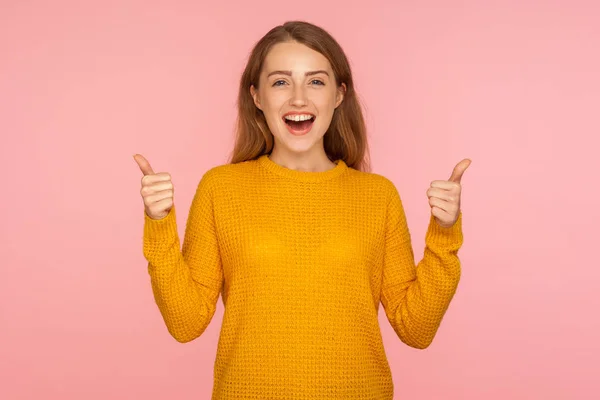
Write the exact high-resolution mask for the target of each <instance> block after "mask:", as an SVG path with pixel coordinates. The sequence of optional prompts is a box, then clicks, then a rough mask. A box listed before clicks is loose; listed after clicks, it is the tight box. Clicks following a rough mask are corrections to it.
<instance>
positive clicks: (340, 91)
mask: <svg viewBox="0 0 600 400" xmlns="http://www.w3.org/2000/svg"><path fill="white" fill-rule="evenodd" d="M346 90H347V87H346V84H345V83H343V82H342V84H341V85H340V86H339V87H338V89H337V92H336V97H335V108H338V106H339V105H340V104H342V101H343V100H344V95H345V94H346Z"/></svg>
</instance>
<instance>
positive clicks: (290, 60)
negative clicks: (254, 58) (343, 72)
mask: <svg viewBox="0 0 600 400" xmlns="http://www.w3.org/2000/svg"><path fill="white" fill-rule="evenodd" d="M263 66H264V68H263V73H269V72H270V71H275V70H284V71H292V72H295V71H315V70H321V69H323V70H326V71H330V72H331V71H332V68H331V64H330V63H329V61H328V60H327V58H325V56H324V55H323V54H321V53H319V52H318V51H315V50H313V49H311V48H309V47H308V46H305V45H303V44H301V43H297V42H284V43H277V44H276V45H274V46H273V47H272V48H271V50H270V51H269V53H267V56H266V57H265V61H264V64H263Z"/></svg>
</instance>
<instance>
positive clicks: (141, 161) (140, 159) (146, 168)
mask: <svg viewBox="0 0 600 400" xmlns="http://www.w3.org/2000/svg"><path fill="white" fill-rule="evenodd" d="M133 159H134V160H135V162H136V163H137V165H138V166H139V167H140V170H142V173H143V174H144V175H150V174H152V175H154V171H153V170H152V167H151V166H150V163H149V162H148V160H146V159H145V158H144V156H142V155H141V154H135V155H134V156H133Z"/></svg>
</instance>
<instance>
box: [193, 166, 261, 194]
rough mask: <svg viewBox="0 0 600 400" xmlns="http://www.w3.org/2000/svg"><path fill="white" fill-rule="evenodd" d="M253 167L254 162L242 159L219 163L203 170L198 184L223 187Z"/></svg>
mask: <svg viewBox="0 0 600 400" xmlns="http://www.w3.org/2000/svg"><path fill="white" fill-rule="evenodd" d="M253 168H255V163H254V162H253V161H252V160H251V161H244V162H240V163H236V164H221V165H217V166H214V167H211V168H209V169H208V170H206V172H204V174H203V175H202V178H201V179H200V183H199V185H202V186H207V187H211V188H214V187H219V186H220V187H223V186H226V185H229V184H231V183H235V181H239V180H240V179H243V176H244V175H245V174H247V173H248V172H250V170H252V169H253Z"/></svg>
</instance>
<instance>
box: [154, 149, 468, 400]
mask: <svg viewBox="0 0 600 400" xmlns="http://www.w3.org/2000/svg"><path fill="white" fill-rule="evenodd" d="M144 218H145V223H144V243H143V244H144V248H143V250H144V257H145V258H146V259H147V260H148V272H149V274H150V281H151V285H152V290H153V293H154V298H155V300H156V304H157V305H158V308H159V310H160V312H161V314H162V317H163V319H164V321H165V324H166V326H167V328H168V330H169V332H170V334H171V335H172V336H173V337H174V338H175V339H176V340H177V341H179V342H182V343H183V342H189V341H191V340H193V339H195V338H197V337H199V336H200V335H201V334H202V333H203V332H204V330H205V329H206V327H207V326H208V324H209V322H210V321H211V319H212V317H213V315H214V312H215V310H216V303H217V300H218V299H219V294H220V295H222V302H223V304H224V310H225V311H224V316H223V323H222V327H221V332H220V336H219V342H218V347H217V356H216V360H215V363H214V384H213V392H212V399H219V400H225V399H257V400H258V399H260V400H264V399H329V400H331V399H359V398H360V399H374V400H375V399H376V400H383V399H392V398H393V390H394V386H393V381H392V376H391V371H390V368H389V364H388V361H387V358H386V354H385V352H384V347H383V343H382V337H381V331H380V326H379V320H378V311H379V303H380V302H381V304H382V305H383V307H384V310H385V313H386V316H387V318H388V321H389V322H390V324H391V326H392V327H393V328H394V330H395V332H396V334H397V335H398V337H399V338H400V340H402V342H404V343H406V344H407V345H408V346H411V347H414V348H418V349H423V348H426V347H427V346H429V344H430V343H431V341H432V340H433V338H434V336H435V334H436V332H437V330H438V328H439V326H440V323H441V321H442V318H443V316H444V313H445V312H446V310H447V308H448V305H449V303H450V301H451V299H452V297H453V295H454V293H455V291H456V288H457V285H458V282H459V279H460V261H459V258H458V256H457V252H458V249H459V248H460V246H461V245H462V242H463V236H462V214H461V215H460V216H459V219H458V221H457V222H456V224H454V226H452V227H450V228H444V227H441V226H440V225H438V224H437V222H436V221H435V220H434V217H433V216H431V219H430V223H429V228H428V231H427V234H426V238H425V243H426V247H425V251H424V256H423V259H422V260H421V261H420V262H419V264H418V265H417V266H415V262H414V256H413V250H412V246H411V240H410V234H409V230H408V226H407V222H406V218H405V214H404V210H403V208H402V203H401V200H400V196H399V194H398V191H397V190H396V187H395V186H394V184H393V183H392V182H391V181H390V180H389V179H387V178H385V177H383V176H382V175H378V174H375V173H367V172H361V171H357V170H355V169H353V168H350V167H348V166H347V164H346V163H344V161H342V160H339V161H337V162H336V166H335V167H334V168H333V169H330V170H328V171H325V172H303V171H296V170H292V169H288V168H285V167H283V166H280V165H278V164H276V163H275V162H273V161H272V160H270V159H269V158H268V157H267V156H266V155H263V156H261V157H259V158H258V159H257V160H252V161H246V162H242V163H238V164H226V165H220V166H217V167H214V168H212V169H210V170H208V171H207V172H206V173H205V174H204V176H203V177H202V179H201V180H200V182H199V184H198V187H197V191H196V193H195V196H194V198H193V201H192V205H191V209H190V212H189V216H188V220H187V224H186V229H185V237H184V241H183V248H181V250H180V241H179V237H178V234H177V225H176V217H175V208H172V209H171V211H170V212H169V214H168V215H167V216H166V217H165V218H163V219H161V220H153V219H151V218H150V217H148V215H146V214H145V213H144Z"/></svg>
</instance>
